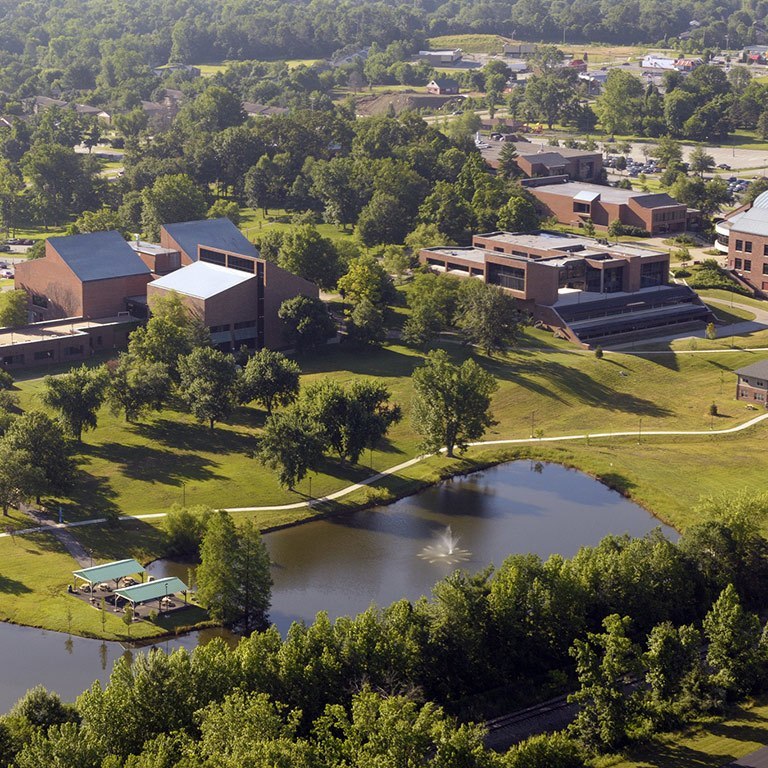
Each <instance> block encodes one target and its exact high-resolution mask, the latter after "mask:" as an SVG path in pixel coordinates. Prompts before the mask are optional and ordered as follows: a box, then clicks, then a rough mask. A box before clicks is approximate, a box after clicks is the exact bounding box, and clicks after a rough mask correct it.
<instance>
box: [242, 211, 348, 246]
mask: <svg viewBox="0 0 768 768" xmlns="http://www.w3.org/2000/svg"><path fill="white" fill-rule="evenodd" d="M267 213H268V215H267V216H266V217H265V216H264V212H263V211H261V210H257V209H255V208H241V209H240V229H241V231H242V232H243V234H244V235H245V236H246V237H248V238H249V239H251V240H253V239H254V238H255V237H257V236H258V235H259V234H260V233H261V232H263V231H264V230H266V229H275V230H278V231H283V232H284V231H286V230H288V229H290V228H291V227H292V226H293V225H292V224H291V218H292V214H291V213H290V212H289V211H285V210H282V209H275V208H271V209H269V211H268V212H267ZM316 227H317V231H318V232H319V233H320V234H321V235H323V236H324V237H329V238H330V239H331V240H349V239H351V238H352V236H353V232H352V230H349V231H348V232H345V231H344V230H343V229H342V228H341V227H339V226H337V225H336V224H325V223H321V224H317V225H316Z"/></svg>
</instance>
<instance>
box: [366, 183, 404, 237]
mask: <svg viewBox="0 0 768 768" xmlns="http://www.w3.org/2000/svg"><path fill="white" fill-rule="evenodd" d="M413 219H414V216H413V213H412V212H411V211H409V210H408V209H407V208H406V207H405V206H404V205H403V203H402V201H401V200H400V199H399V198H397V197H395V196H394V195H390V194H386V193H384V192H375V193H374V195H373V197H372V198H371V199H370V200H369V201H368V203H367V205H366V206H365V207H364V208H363V210H362V211H360V216H359V217H358V219H357V235H358V237H359V238H360V242H362V243H363V245H367V246H371V245H379V244H381V243H402V242H403V240H404V239H405V236H406V235H407V234H408V232H409V230H410V229H411V226H412V225H413Z"/></svg>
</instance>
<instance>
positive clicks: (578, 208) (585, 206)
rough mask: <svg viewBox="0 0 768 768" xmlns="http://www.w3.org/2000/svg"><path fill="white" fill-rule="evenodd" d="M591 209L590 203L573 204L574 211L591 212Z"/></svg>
mask: <svg viewBox="0 0 768 768" xmlns="http://www.w3.org/2000/svg"><path fill="white" fill-rule="evenodd" d="M590 210H591V205H590V203H574V204H573V212H574V213H589V212H590Z"/></svg>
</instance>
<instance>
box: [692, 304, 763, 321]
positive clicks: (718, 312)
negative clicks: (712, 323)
mask: <svg viewBox="0 0 768 768" xmlns="http://www.w3.org/2000/svg"><path fill="white" fill-rule="evenodd" d="M704 303H705V304H706V305H707V306H708V307H709V308H710V309H711V310H712V312H714V314H715V317H717V319H718V320H720V321H721V322H723V323H739V322H742V321H743V320H754V319H755V313H754V312H750V311H749V310H748V309H742V308H741V307H736V306H734V307H729V306H726V305H725V304H721V303H720V302H709V301H707V300H706V299H705V300H704Z"/></svg>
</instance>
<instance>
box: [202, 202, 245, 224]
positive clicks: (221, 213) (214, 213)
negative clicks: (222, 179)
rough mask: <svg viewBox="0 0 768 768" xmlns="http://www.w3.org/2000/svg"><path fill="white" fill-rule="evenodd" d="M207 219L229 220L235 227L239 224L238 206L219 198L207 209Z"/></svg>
mask: <svg viewBox="0 0 768 768" xmlns="http://www.w3.org/2000/svg"><path fill="white" fill-rule="evenodd" d="M208 218H209V219H224V218H227V219H229V220H230V221H231V222H232V223H233V224H234V225H235V226H238V225H239V224H240V206H239V205H238V204H237V203H236V202H235V201H234V200H224V199H223V198H219V199H218V200H217V201H216V202H215V203H214V204H213V205H212V206H211V207H210V208H209V209H208Z"/></svg>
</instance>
